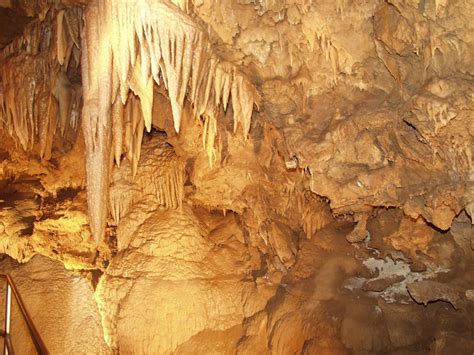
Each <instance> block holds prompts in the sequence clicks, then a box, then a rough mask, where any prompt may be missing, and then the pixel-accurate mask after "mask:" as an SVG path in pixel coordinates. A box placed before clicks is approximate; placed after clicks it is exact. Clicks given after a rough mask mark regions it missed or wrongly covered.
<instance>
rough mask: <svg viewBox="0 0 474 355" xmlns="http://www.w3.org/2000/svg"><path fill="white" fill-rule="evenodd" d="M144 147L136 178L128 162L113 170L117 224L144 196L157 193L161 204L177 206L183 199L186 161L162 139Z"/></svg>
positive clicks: (112, 205) (111, 199)
mask: <svg viewBox="0 0 474 355" xmlns="http://www.w3.org/2000/svg"><path fill="white" fill-rule="evenodd" d="M141 122H143V120H141ZM142 128H143V126H142ZM142 149H143V151H144V154H143V159H141V160H140V162H139V164H138V167H137V172H136V175H135V177H133V174H132V169H133V166H132V164H130V162H128V161H125V162H124V163H123V164H122V166H121V167H120V168H116V169H114V171H113V173H112V179H111V180H112V183H111V188H110V197H109V208H110V213H111V215H112V218H113V219H114V221H115V223H119V221H120V219H121V218H122V217H123V216H124V215H125V214H126V213H127V212H128V211H129V210H130V208H131V207H132V206H133V204H135V203H137V202H139V201H140V200H142V199H143V198H144V197H145V196H149V195H151V196H154V198H156V200H157V202H158V204H159V205H161V206H164V207H166V208H177V207H178V206H180V205H181V202H182V201H183V198H184V178H185V164H184V163H183V161H181V160H180V159H179V158H178V157H177V156H176V154H175V153H174V151H173V149H172V148H171V147H170V146H169V145H168V144H167V143H166V142H165V141H164V140H162V139H158V138H157V139H152V140H149V141H148V142H146V143H144V145H143V148H142Z"/></svg>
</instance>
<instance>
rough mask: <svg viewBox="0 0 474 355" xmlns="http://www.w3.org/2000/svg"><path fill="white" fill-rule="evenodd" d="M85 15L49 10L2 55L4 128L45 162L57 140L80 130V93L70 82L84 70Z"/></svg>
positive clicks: (0, 92) (0, 91) (72, 9)
mask: <svg viewBox="0 0 474 355" xmlns="http://www.w3.org/2000/svg"><path fill="white" fill-rule="evenodd" d="M81 13H82V9H81V8H78V7H70V8H67V9H58V8H55V7H54V6H53V5H50V6H49V7H45V10H44V15H43V16H42V17H41V18H38V19H36V20H34V21H32V22H31V23H30V24H29V25H28V26H27V28H26V29H25V31H24V34H23V36H20V37H19V38H17V39H15V40H14V41H13V42H12V43H11V44H10V45H8V46H7V47H6V48H4V49H3V51H2V52H1V54H0V63H1V68H2V70H1V73H0V75H1V86H0V127H3V128H4V129H5V130H6V131H7V132H8V133H9V134H10V136H11V137H13V138H14V139H15V140H16V141H17V142H18V143H19V145H21V147H22V148H23V149H24V150H28V151H32V150H35V151H37V152H39V155H40V157H41V158H43V159H49V158H50V157H51V150H52V146H53V140H54V137H55V136H56V135H57V136H58V137H60V138H62V137H64V136H65V135H66V134H67V132H68V130H72V131H74V133H75V132H76V130H77V128H78V127H79V118H80V110H81V97H82V89H81V86H80V85H78V84H75V83H74V82H71V80H70V77H71V76H74V74H73V73H74V72H76V71H77V70H78V68H79V65H80V38H79V37H80V32H81V27H82V24H81V20H80V18H81Z"/></svg>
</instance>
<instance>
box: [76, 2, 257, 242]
mask: <svg viewBox="0 0 474 355" xmlns="http://www.w3.org/2000/svg"><path fill="white" fill-rule="evenodd" d="M84 26H85V29H84V32H83V36H82V50H83V51H82V80H83V89H84V107H83V128H84V135H85V140H86V160H87V183H88V203H89V213H90V224H91V230H92V233H93V235H94V237H95V238H96V240H100V239H101V238H102V236H103V235H104V230H105V222H106V217H107V201H108V185H109V179H110V166H111V163H112V159H114V158H115V161H116V163H117V164H120V160H121V155H122V152H125V151H126V152H127V156H128V157H129V158H131V159H132V165H133V170H134V171H136V167H137V164H138V158H139V154H140V146H141V140H142V135H143V129H144V128H146V129H147V131H150V130H151V126H152V107H153V86H154V84H155V83H156V84H158V85H161V84H162V83H163V85H165V87H166V89H167V91H168V94H169V99H170V103H171V107H172V115H173V117H172V118H173V123H174V128H175V130H176V132H177V133H179V130H180V125H181V115H182V108H183V105H184V99H185V97H187V98H188V100H189V101H190V103H191V104H192V107H193V113H194V115H195V117H197V118H204V119H206V118H209V117H210V118H211V121H209V120H207V124H206V127H207V128H206V132H205V135H206V138H205V139H204V140H203V141H204V142H205V144H206V143H207V146H206V149H207V151H208V152H210V153H209V154H212V152H213V147H211V146H209V144H214V137H209V134H212V135H215V134H216V130H215V129H211V128H210V127H209V122H214V121H215V120H216V118H217V117H218V116H219V115H220V114H221V112H222V110H226V109H227V106H228V103H229V102H230V100H231V103H232V109H233V114H234V131H237V129H238V127H241V129H242V131H243V134H244V135H245V136H246V135H247V134H248V131H249V129H250V120H251V116H252V110H253V105H254V103H256V101H257V97H258V95H257V93H256V91H255V89H254V87H253V86H252V85H251V84H250V82H249V81H248V80H247V79H246V78H245V76H244V75H242V74H241V73H240V72H239V71H238V70H237V69H236V68H235V67H233V66H232V65H230V64H228V63H225V62H223V61H221V60H219V58H218V57H217V56H216V55H215V54H214V52H213V50H212V46H211V44H210V43H209V41H208V39H207V35H206V34H205V32H204V31H203V30H201V29H200V28H199V27H198V26H197V25H196V24H195V23H194V22H193V21H192V20H191V18H190V17H189V16H187V15H185V14H184V13H182V12H181V11H180V10H179V9H178V8H176V6H175V5H172V4H168V3H165V2H159V1H147V0H132V1H125V0H121V1H111V0H99V1H98V2H97V3H94V4H90V5H89V6H88V8H87V9H86V12H85V22H84ZM131 93H133V94H134V95H135V96H136V97H137V98H138V99H139V101H137V100H135V98H134V96H133V95H132V94H131ZM131 100H132V101H133V102H131ZM137 102H139V108H137V104H136V103H137ZM124 107H125V109H124Z"/></svg>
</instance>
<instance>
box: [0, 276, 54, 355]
mask: <svg viewBox="0 0 474 355" xmlns="http://www.w3.org/2000/svg"><path fill="white" fill-rule="evenodd" d="M0 279H4V280H5V281H6V284H7V290H6V299H5V330H4V331H3V334H1V335H3V337H4V338H5V346H4V354H9V355H13V348H12V345H11V337H10V321H11V295H12V293H13V296H14V297H15V299H16V301H17V303H18V307H19V308H20V311H21V314H22V316H23V318H24V319H25V322H26V326H27V327H28V331H29V332H30V336H31V339H32V340H33V344H34V346H35V348H36V351H37V352H38V354H40V355H43V354H45V355H46V354H49V352H48V349H47V348H46V346H45V345H44V342H43V340H42V339H41V336H40V335H39V333H38V331H37V330H36V327H35V325H34V324H33V321H32V320H31V317H30V315H29V313H28V311H27V310H26V307H25V305H24V303H23V300H22V299H21V296H20V294H19V293H18V290H17V288H16V286H15V284H14V282H13V280H12V278H11V277H10V275H8V274H6V275H4V274H0Z"/></svg>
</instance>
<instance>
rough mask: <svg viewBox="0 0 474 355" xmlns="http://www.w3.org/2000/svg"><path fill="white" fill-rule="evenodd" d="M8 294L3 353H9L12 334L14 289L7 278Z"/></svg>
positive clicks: (6, 297) (6, 298) (6, 354)
mask: <svg viewBox="0 0 474 355" xmlns="http://www.w3.org/2000/svg"><path fill="white" fill-rule="evenodd" d="M6 281H7V282H6V296H5V338H4V344H3V353H4V354H5V355H8V346H7V340H8V338H9V336H10V323H11V313H12V307H11V306H12V289H11V286H10V283H9V282H8V280H6Z"/></svg>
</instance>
